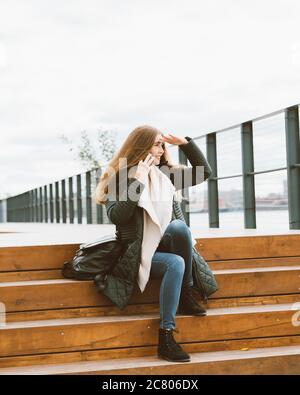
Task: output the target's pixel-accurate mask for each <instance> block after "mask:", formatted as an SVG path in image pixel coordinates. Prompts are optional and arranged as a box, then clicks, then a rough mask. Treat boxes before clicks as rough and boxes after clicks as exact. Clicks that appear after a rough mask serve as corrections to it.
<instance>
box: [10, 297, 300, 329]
mask: <svg viewBox="0 0 300 395" xmlns="http://www.w3.org/2000/svg"><path fill="white" fill-rule="evenodd" d="M299 302H300V297H299V293H297V294H288V295H268V296H251V297H242V298H220V299H209V301H208V303H207V304H206V305H205V306H206V308H207V309H219V308H230V307H246V306H264V305H268V304H269V305H271V304H288V303H290V304H293V303H299ZM158 312H159V303H158V302H156V303H146V304H128V305H127V306H126V307H125V308H124V309H123V310H122V315H123V316H126V315H137V314H157V313H158ZM118 315H120V310H119V309H118V308H117V307H116V306H112V305H110V306H101V307H75V308H63V309H52V310H36V311H20V312H13V313H7V314H6V322H18V321H34V320H37V321H40V320H52V319H66V318H79V317H101V316H106V317H107V316H118Z"/></svg>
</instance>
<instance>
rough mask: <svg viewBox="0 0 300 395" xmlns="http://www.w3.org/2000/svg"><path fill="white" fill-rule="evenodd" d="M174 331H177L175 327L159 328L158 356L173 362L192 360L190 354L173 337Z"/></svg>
mask: <svg viewBox="0 0 300 395" xmlns="http://www.w3.org/2000/svg"><path fill="white" fill-rule="evenodd" d="M173 331H175V332H177V331H176V330H175V329H162V328H160V329H159V342H158V348H157V354H158V356H159V357H160V358H163V359H166V360H167V361H171V362H190V356H189V355H188V354H187V353H186V352H185V351H183V349H182V348H181V347H180V345H179V344H178V343H176V341H175V339H174V338H173Z"/></svg>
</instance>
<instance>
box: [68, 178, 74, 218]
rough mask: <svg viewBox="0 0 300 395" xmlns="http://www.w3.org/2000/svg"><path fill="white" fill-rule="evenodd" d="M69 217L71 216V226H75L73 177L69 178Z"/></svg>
mask: <svg viewBox="0 0 300 395" xmlns="http://www.w3.org/2000/svg"><path fill="white" fill-rule="evenodd" d="M69 216H70V224H74V193H73V177H69Z"/></svg>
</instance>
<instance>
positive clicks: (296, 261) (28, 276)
mask: <svg viewBox="0 0 300 395" xmlns="http://www.w3.org/2000/svg"><path fill="white" fill-rule="evenodd" d="M208 263H209V266H210V268H211V269H212V270H223V269H224V270H225V269H242V268H261V267H277V266H281V267H282V266H300V256H299V257H284V258H263V259H255V258H254V259H252V258H250V259H234V260H227V261H208ZM62 278H63V276H62V274H61V270H60V269H50V270H47V269H46V270H24V271H23V270H22V271H20V270H19V271H10V272H1V271H0V283H1V282H16V281H30V280H50V279H62Z"/></svg>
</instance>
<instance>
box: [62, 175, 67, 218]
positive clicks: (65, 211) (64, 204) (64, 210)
mask: <svg viewBox="0 0 300 395" xmlns="http://www.w3.org/2000/svg"><path fill="white" fill-rule="evenodd" d="M61 207H62V222H63V223H64V224H65V223H67V201H66V180H61Z"/></svg>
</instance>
